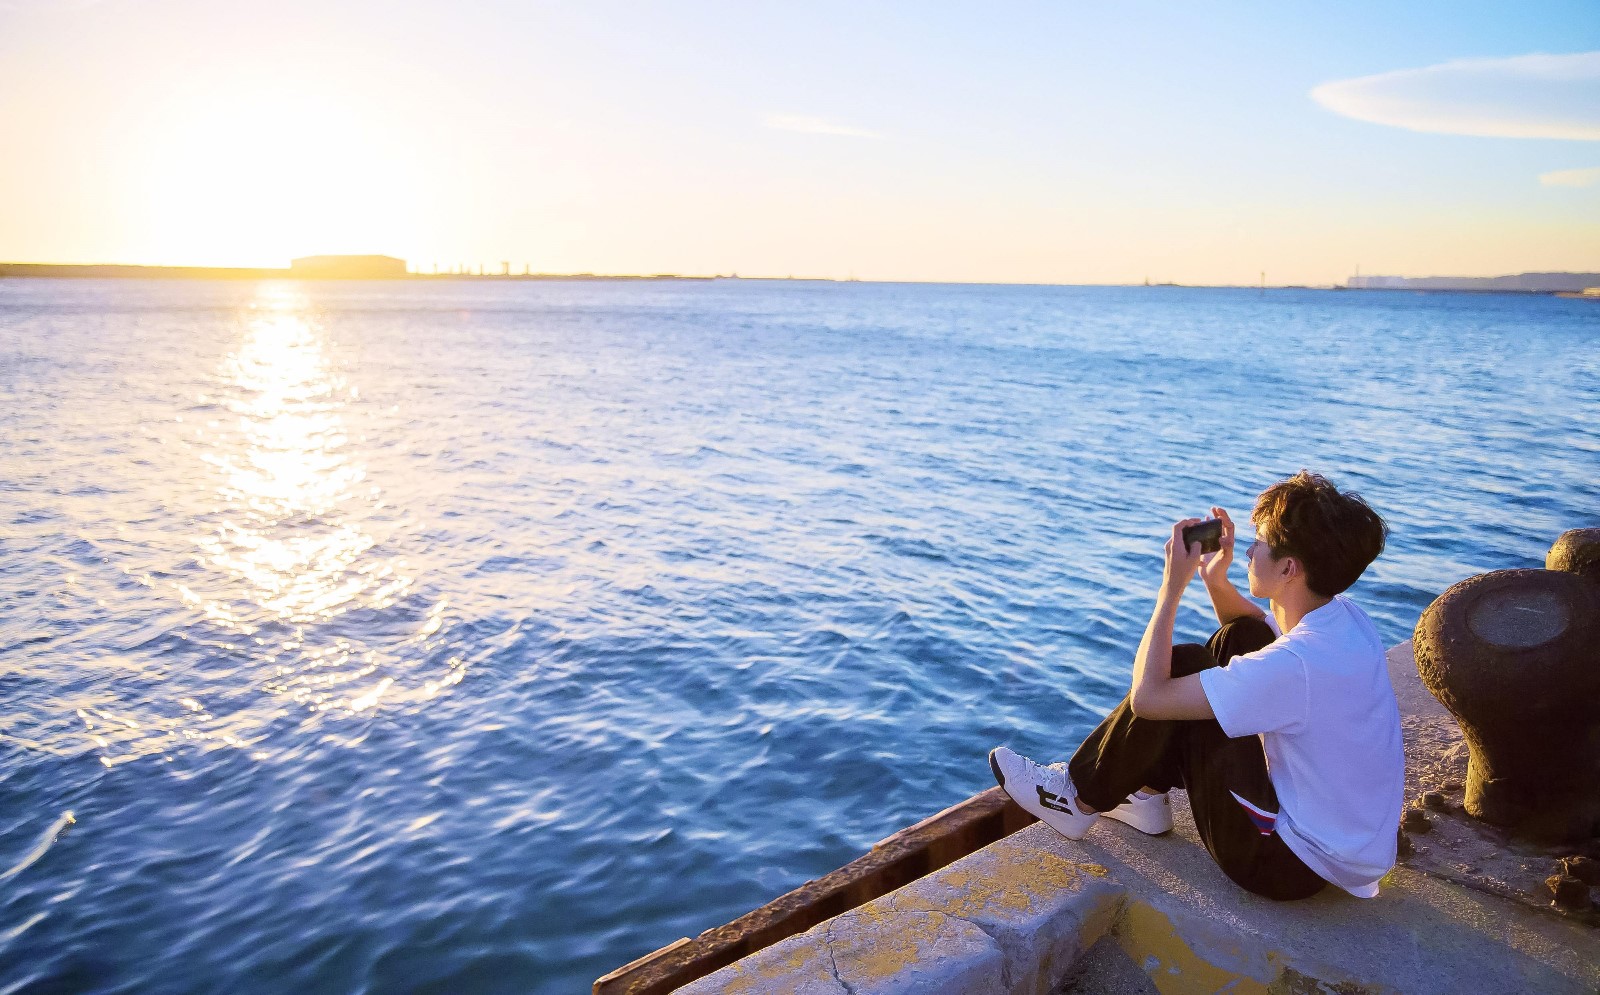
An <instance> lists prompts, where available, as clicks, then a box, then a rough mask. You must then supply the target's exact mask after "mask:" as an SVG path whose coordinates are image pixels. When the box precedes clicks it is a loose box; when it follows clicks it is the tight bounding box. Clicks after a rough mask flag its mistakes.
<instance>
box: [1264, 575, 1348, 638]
mask: <svg viewBox="0 0 1600 995" xmlns="http://www.w3.org/2000/svg"><path fill="white" fill-rule="evenodd" d="M1332 600H1333V599H1332V598H1324V597H1323V596H1322V595H1320V594H1315V593H1313V592H1312V591H1311V589H1310V588H1308V587H1306V586H1305V585H1304V584H1297V585H1295V586H1293V587H1291V588H1289V589H1288V590H1286V591H1282V592H1280V593H1279V595H1278V597H1276V598H1273V599H1272V617H1273V618H1274V619H1276V620H1277V622H1278V629H1279V630H1280V631H1282V632H1284V633H1285V634H1287V633H1290V632H1292V631H1294V627H1295V626H1297V625H1299V624H1300V620H1301V619H1303V618H1305V617H1306V616H1307V615H1310V614H1311V613H1312V612H1314V611H1316V610H1317V609H1318V608H1321V607H1322V606H1323V605H1325V604H1327V603H1328V602H1330V601H1332Z"/></svg>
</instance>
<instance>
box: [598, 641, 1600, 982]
mask: <svg viewBox="0 0 1600 995" xmlns="http://www.w3.org/2000/svg"><path fill="white" fill-rule="evenodd" d="M1389 662H1390V673H1391V676H1392V678H1393V679H1394V683H1395V689H1396V693H1397V695H1398V696H1399V699H1400V706H1401V714H1402V717H1403V724H1404V729H1405V736H1406V753H1407V792H1408V797H1409V798H1420V797H1421V795H1422V794H1423V793H1424V792H1435V794H1434V795H1432V796H1431V797H1432V800H1433V804H1432V805H1431V806H1430V810H1429V811H1428V813H1427V817H1426V819H1425V820H1424V821H1422V822H1417V823H1415V824H1416V825H1419V826H1424V827H1425V828H1424V829H1422V830H1419V831H1418V832H1417V833H1416V834H1414V835H1412V836H1410V837H1409V842H1410V844H1411V845H1410V847H1409V850H1410V853H1409V855H1407V856H1406V857H1404V858H1403V859H1402V863H1401V865H1400V866H1399V867H1397V868H1396V869H1395V870H1394V871H1393V872H1391V873H1390V874H1389V875H1388V877H1386V878H1385V879H1384V881H1383V885H1382V894H1381V895H1379V896H1378V897H1377V898H1375V899H1371V900H1361V899H1356V898H1353V897H1350V896H1349V895H1346V894H1344V893H1343V892H1341V891H1339V890H1337V889H1335V888H1332V887H1329V888H1328V889H1326V890H1324V892H1323V893H1321V894H1319V895H1317V896H1316V897H1314V898H1311V899H1309V900H1306V901H1303V902H1291V903H1277V902H1271V901H1268V900H1266V899H1262V898H1258V897H1256V896H1254V895H1251V894H1249V893H1247V892H1245V891H1243V890H1242V889H1240V888H1238V887H1237V886H1235V885H1234V884H1233V883H1232V882H1230V881H1228V880H1227V878H1225V877H1224V876H1223V874H1222V873H1221V871H1220V870H1218V869H1217V867H1216V865H1215V864H1214V863H1213V862H1212V861H1211V859H1210V857H1209V855H1208V854H1207V853H1206V852H1205V850H1204V848H1203V847H1202V846H1201V844H1200V841H1199V837H1198V835H1197V834H1196V832H1195V829H1194V822H1193V819H1192V817H1191V816H1190V813H1189V810H1188V807H1187V803H1186V802H1187V800H1186V799H1185V798H1184V797H1183V795H1182V793H1181V792H1175V793H1174V795H1173V800H1174V804H1173V811H1174V816H1175V819H1176V823H1177V824H1176V828H1175V829H1174V831H1173V832H1172V833H1171V834H1168V835H1166V836H1162V837H1148V836H1144V835H1142V834H1140V833H1138V832H1137V831H1135V830H1133V829H1131V828H1130V827H1127V826H1124V825H1122V824H1120V823H1117V822H1113V821H1111V820H1106V819H1102V820H1101V821H1100V823H1099V824H1098V825H1097V826H1096V827H1095V828H1094V829H1093V830H1091V832H1090V833H1089V835H1088V836H1087V837H1085V838H1084V839H1083V840H1082V841H1080V842H1073V841H1070V840H1067V839H1065V838H1064V837H1061V836H1060V835H1058V834H1056V833H1055V832H1053V831H1052V830H1050V829H1049V828H1048V827H1046V826H1043V825H1040V824H1037V823H1036V824H1033V825H1030V826H1027V827H1026V828H1023V829H1021V830H1019V831H1017V832H1015V833H1013V834H1011V835H1008V836H1005V837H1004V838H1001V839H999V840H997V841H996V842H993V843H990V844H989V845H987V846H985V847H983V848H982V849H979V850H977V851H976V852H973V853H970V854H968V855H967V856H964V857H961V858H960V859H958V860H955V861H954V862H953V863H950V864H949V865H948V866H944V867H942V868H941V869H938V870H935V871H933V872H932V873H930V874H928V875H927V876H925V877H921V878H919V879H917V880H915V881H912V882H910V883H909V884H906V885H905V886H903V887H900V888H898V889H897V890H894V891H891V892H889V893H888V894H884V895H882V896H881V897H878V898H876V899H873V900H872V901H869V902H867V903H865V904H863V905H860V906H859V907H857V908H853V909H850V910H848V911H844V912H842V913H841V914H838V915H836V916H834V917H833V918H830V919H828V920H826V921H824V922H820V923H819V924H817V925H815V926H813V927H811V928H810V929H808V930H806V931H805V932H803V933H800V934H798V935H794V936H790V937H789V938H787V939H784V940H782V941H780V942H777V943H775V944H773V945H771V946H767V947H765V948H764V949H761V950H758V951H756V952H754V953H751V954H749V955H748V956H745V957H744V958H743V959H741V960H738V961H736V962H734V963H732V964H730V965H728V966H726V967H723V968H722V969H720V970H717V971H715V972H713V973H710V974H708V975H706V976H704V977H701V978H699V979H698V980H695V981H691V982H689V983H688V984H686V985H684V986H682V987H680V988H678V989H677V990H678V991H681V992H683V993H685V995H750V993H767V992H772V993H778V992H785V993H788V992H793V993H805V995H813V993H814V995H843V993H849V995H869V993H870V995H910V993H924V992H925V993H941V995H960V993H972V995H979V993H983V995H993V993H1027V995H1057V993H1090V992H1112V993H1116V992H1128V993H1146V992H1149V993H1156V992H1159V993H1161V995H1175V993H1187V992H1218V991H1222V992H1229V993H1236V995H1244V993H1274V995H1276V993H1302V992H1304V993H1310V992H1330V993H1332V992H1338V993H1342V995H1354V993H1363V992H1373V993H1380V992H1381V993H1393V992H1404V993H1410V995H1434V993H1439V995H1444V993H1447V992H1448V993H1455V992H1549V993H1567V992H1571V993H1579V992H1582V993H1593V992H1596V991H1597V990H1600V917H1597V914H1596V913H1594V912H1592V911H1582V910H1578V911H1565V912H1564V911H1562V910H1558V909H1556V908H1554V907H1553V906H1551V905H1550V894H1549V892H1548V890H1547V889H1545V887H1544V884H1543V879H1544V878H1545V877H1546V876H1547V875H1549V874H1550V873H1552V871H1551V868H1552V867H1553V866H1554V863H1555V859H1556V857H1557V856H1560V855H1561V854H1558V853H1556V852H1555V851H1553V850H1544V849H1541V848H1539V847H1538V846H1535V845H1531V844H1524V843H1520V842H1518V841H1515V840H1512V839H1510V838H1508V837H1505V836H1504V835H1503V834H1497V833H1496V832H1495V831H1494V830H1491V829H1487V828H1486V827H1483V826H1482V824H1479V823H1476V821H1475V820H1472V819H1470V818H1469V817H1467V816H1466V815H1465V814H1464V813H1463V812H1461V811H1460V806H1459V802H1460V784H1461V781H1462V780H1463V778H1464V773H1465V763H1466V751H1465V745H1464V743H1462V741H1461V736H1460V732H1459V730H1458V729H1457V728H1456V727H1455V724H1454V722H1453V720H1451V719H1450V717H1449V715H1448V714H1447V713H1445V712H1444V710H1443V709H1442V708H1440V707H1439V705H1438V703H1437V702H1435V701H1434V700H1433V698H1432V697H1431V696H1430V695H1428V693H1427V692H1426V690H1424V689H1423V688H1422V686H1421V683H1420V681H1419V680H1418V678H1417V675H1416V667H1415V663H1414V661H1413V660H1412V656H1411V648H1410V644H1409V643H1406V644H1403V645H1401V646H1398V647H1396V648H1395V649H1394V650H1392V651H1391V652H1390V654H1389ZM980 745H982V744H980ZM974 757H975V760H974V762H975V763H981V762H982V756H981V751H979V752H977V753H975V754H974ZM1452 785H1453V786H1454V787H1452ZM1441 798H1442V799H1443V800H1441ZM1405 849H1407V848H1406V847H1403V851H1404V850H1405ZM1593 855H1595V854H1591V856H1593ZM610 977H612V980H613V982H614V984H613V987H612V988H610V989H608V990H615V991H628V990H629V987H628V985H627V979H626V977H625V976H622V975H621V973H620V972H619V973H618V974H617V975H614V976H610ZM598 988H599V986H598V985H597V989H598Z"/></svg>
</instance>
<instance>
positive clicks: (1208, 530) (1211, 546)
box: [1183, 518, 1222, 553]
mask: <svg viewBox="0 0 1600 995" xmlns="http://www.w3.org/2000/svg"><path fill="white" fill-rule="evenodd" d="M1194 543H1199V544H1200V552H1202V553H1215V552H1216V551H1217V550H1219V549H1221V548H1222V519H1220V518H1211V519H1207V520H1206V521H1203V522H1201V523H1200V524H1199V525H1190V526H1189V527H1187V528H1185V529H1184V530H1183V545H1184V548H1185V549H1187V548H1188V547H1189V546H1190V545H1192V544H1194Z"/></svg>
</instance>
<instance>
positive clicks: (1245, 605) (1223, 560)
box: [1200, 508, 1266, 625]
mask: <svg viewBox="0 0 1600 995" xmlns="http://www.w3.org/2000/svg"><path fill="white" fill-rule="evenodd" d="M1211 514H1212V515H1213V516H1214V517H1216V518H1220V519H1221V520H1222V548H1221V549H1219V550H1218V551H1217V552H1215V553H1211V554H1210V555H1209V557H1208V558H1206V559H1205V560H1203V562H1202V563H1201V565H1200V579H1201V580H1204V581H1205V582H1206V594H1208V595H1209V596H1210V597H1211V610H1212V611H1214V612H1216V613H1217V624H1219V625H1227V624H1228V623H1229V622H1232V621H1233V620H1234V619H1236V618H1244V617H1245V616H1247V615H1249V616H1253V617H1255V618H1266V613H1265V612H1263V611H1262V610H1261V606H1260V605H1258V604H1256V603H1255V602H1253V601H1251V600H1250V599H1249V598H1246V597H1245V596H1244V595H1242V594H1240V593H1239V589H1238V588H1237V587H1234V586H1233V582H1232V581H1230V580H1229V579H1228V567H1229V565H1230V564H1232V563H1233V537H1234V530H1233V519H1232V518H1230V517H1228V513H1227V512H1226V511H1224V510H1223V509H1221V508H1212V509H1211Z"/></svg>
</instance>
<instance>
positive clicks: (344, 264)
mask: <svg viewBox="0 0 1600 995" xmlns="http://www.w3.org/2000/svg"><path fill="white" fill-rule="evenodd" d="M289 275H290V276H293V277H299V278H302V279H307V280H392V279H395V278H396V277H403V276H405V275H406V261H405V260H404V259H396V258H395V257H393V256H302V257H301V258H299V259H295V260H291V261H290V263H289Z"/></svg>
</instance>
